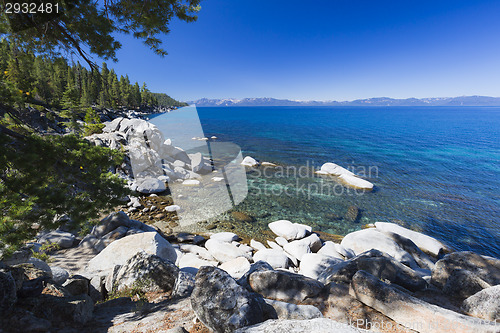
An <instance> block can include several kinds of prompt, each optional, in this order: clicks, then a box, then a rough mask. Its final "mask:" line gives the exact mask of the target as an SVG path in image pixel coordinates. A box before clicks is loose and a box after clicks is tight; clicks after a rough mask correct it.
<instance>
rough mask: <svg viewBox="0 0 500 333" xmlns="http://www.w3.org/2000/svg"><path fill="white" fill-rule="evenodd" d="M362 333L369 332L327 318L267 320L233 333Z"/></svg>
mask: <svg viewBox="0 0 500 333" xmlns="http://www.w3.org/2000/svg"><path fill="white" fill-rule="evenodd" d="M303 332H314V333H332V332H335V333H362V332H370V331H366V330H363V329H359V328H356V327H354V326H352V325H348V324H343V323H339V322H337V321H333V320H330V319H327V318H315V319H309V320H291V319H290V320H267V321H265V322H263V323H261V324H257V325H253V326H249V327H244V328H241V329H239V330H237V331H235V333H303Z"/></svg>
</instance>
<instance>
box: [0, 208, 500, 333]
mask: <svg viewBox="0 0 500 333" xmlns="http://www.w3.org/2000/svg"><path fill="white" fill-rule="evenodd" d="M269 228H270V230H271V231H272V232H273V234H275V236H276V237H275V239H274V241H267V244H266V245H264V244H263V243H261V242H259V241H256V240H253V239H252V240H250V242H249V243H244V242H241V239H240V238H239V236H238V235H236V234H235V233H232V232H219V233H213V234H210V233H207V234H205V235H203V236H202V235H195V234H189V233H176V234H170V235H165V234H164V233H162V232H161V231H160V230H158V229H156V228H154V227H152V226H150V225H147V224H144V223H142V222H139V221H137V220H133V219H130V218H129V217H128V215H127V214H126V213H124V212H122V211H120V212H116V213H112V214H111V215H109V216H107V217H106V218H104V219H103V220H102V221H101V223H100V224H99V225H98V226H96V227H94V229H93V230H92V231H91V232H90V233H89V234H88V235H87V236H86V237H84V238H83V239H78V238H77V237H75V235H73V234H71V233H69V232H65V231H61V230H58V231H53V232H50V233H47V234H45V235H44V236H43V237H41V238H40V239H39V240H38V242H37V243H33V244H31V245H30V246H31V247H32V248H33V249H36V248H38V249H40V248H41V247H42V246H43V244H44V243H50V244H57V245H58V247H59V248H62V249H61V250H58V251H54V252H53V253H52V254H51V258H52V261H51V262H49V265H47V264H46V263H45V262H43V261H41V260H39V259H35V258H28V257H29V252H28V251H25V252H22V251H21V252H19V253H17V256H15V257H14V258H11V260H10V261H8V260H7V261H4V263H3V264H2V265H3V268H2V270H1V273H0V290H1V292H0V295H1V297H0V309H1V310H2V311H1V313H2V319H1V324H2V325H1V329H0V331H2V332H49V331H50V332H58V331H64V332H76V331H78V332H105V331H106V332H129V331H130V332H132V331H140V332H146V331H150V332H153V331H154V332H167V331H168V330H169V329H176V332H182V331H183V329H184V330H187V331H190V332H206V331H208V330H212V331H215V332H285V331H292V332H303V331H308V330H311V329H314V330H315V331H317V332H331V330H332V329H333V328H335V331H338V332H363V331H364V330H365V329H367V330H371V331H376V332H449V331H453V332H470V331H476V332H499V331H500V323H498V319H499V314H500V311H499V310H500V301H499V300H500V297H498V296H499V292H500V260H498V259H495V258H490V257H485V256H481V255H478V254H475V253H472V252H450V253H447V252H449V250H448V249H447V248H446V246H444V245H443V244H441V243H440V242H439V241H437V240H435V239H433V238H431V237H428V236H426V235H423V234H420V233H417V232H415V231H411V230H408V229H405V228H403V227H400V226H398V225H395V224H392V223H376V224H375V225H374V226H372V227H370V228H368V229H364V230H361V231H357V232H354V233H351V234H349V235H347V236H346V237H344V239H343V240H342V241H341V242H340V243H334V242H332V241H324V240H323V239H321V237H320V236H318V234H316V233H315V232H314V231H312V230H311V228H310V227H308V226H306V225H302V224H296V223H292V222H290V221H286V220H280V221H275V222H272V223H270V224H269ZM23 254H24V256H23ZM119 296H122V297H119ZM95 303H97V305H94V304H95ZM7 314H8V315H7ZM186 319H188V320H186ZM495 320H497V323H495ZM181 327H182V328H181ZM172 332H173V331H172Z"/></svg>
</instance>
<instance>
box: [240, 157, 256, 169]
mask: <svg viewBox="0 0 500 333" xmlns="http://www.w3.org/2000/svg"><path fill="white" fill-rule="evenodd" d="M240 164H241V165H243V166H247V167H256V166H259V162H258V161H257V160H256V159H255V158H253V157H251V156H246V157H245V158H244V159H243V161H241V163H240Z"/></svg>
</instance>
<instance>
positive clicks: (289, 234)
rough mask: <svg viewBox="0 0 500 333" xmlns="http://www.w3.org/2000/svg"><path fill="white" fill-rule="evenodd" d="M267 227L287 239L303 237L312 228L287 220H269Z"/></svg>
mask: <svg viewBox="0 0 500 333" xmlns="http://www.w3.org/2000/svg"><path fill="white" fill-rule="evenodd" d="M268 227H269V229H271V231H272V232H274V233H275V234H276V235H277V236H281V237H283V238H285V239H286V240H289V241H290V240H295V239H301V238H304V237H305V236H306V235H307V234H308V233H310V232H311V230H312V229H311V227H310V226H307V225H304V224H300V223H292V222H290V221H288V220H279V221H274V222H271V223H269V224H268Z"/></svg>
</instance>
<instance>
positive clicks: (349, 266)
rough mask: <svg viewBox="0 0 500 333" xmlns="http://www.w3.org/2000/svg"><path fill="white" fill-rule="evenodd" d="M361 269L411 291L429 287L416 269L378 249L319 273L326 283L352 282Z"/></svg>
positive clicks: (319, 278)
mask: <svg viewBox="0 0 500 333" xmlns="http://www.w3.org/2000/svg"><path fill="white" fill-rule="evenodd" d="M359 270H365V271H367V272H369V273H370V274H372V275H374V276H376V277H377V278H379V279H382V280H387V281H390V282H391V283H394V284H397V285H399V286H401V287H404V288H406V289H408V290H411V291H418V290H423V289H425V288H426V287H427V282H426V281H425V280H424V279H422V278H421V277H420V276H419V275H418V274H417V273H416V272H415V271H413V270H412V269H411V268H409V267H407V266H405V265H403V264H401V263H400V262H398V261H396V260H394V258H392V257H391V256H389V255H387V254H386V253H383V252H380V251H378V250H370V251H367V252H365V253H362V254H360V255H358V256H356V257H354V258H352V259H349V260H346V261H343V262H340V263H338V264H336V265H333V266H329V267H326V268H325V269H324V271H323V272H321V273H320V274H319V276H318V280H319V281H321V282H323V283H325V284H328V283H330V282H337V283H350V282H351V280H352V277H353V276H354V275H355V274H356V272H358V271H359Z"/></svg>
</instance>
